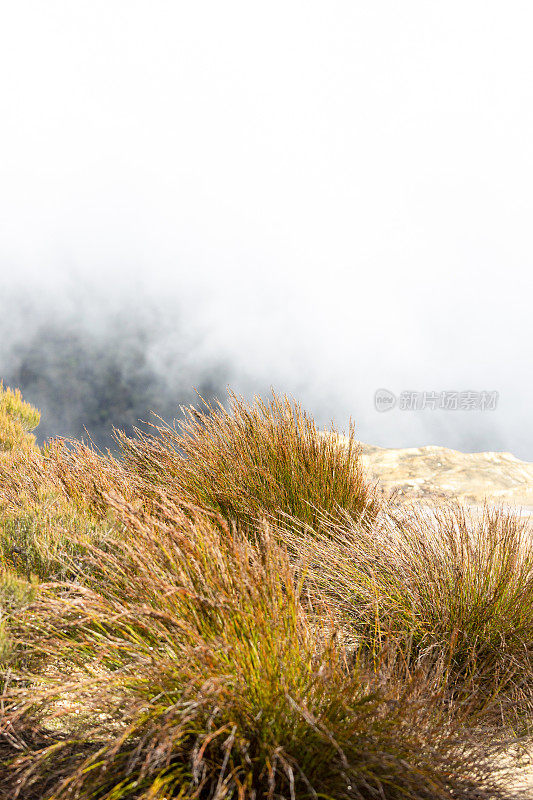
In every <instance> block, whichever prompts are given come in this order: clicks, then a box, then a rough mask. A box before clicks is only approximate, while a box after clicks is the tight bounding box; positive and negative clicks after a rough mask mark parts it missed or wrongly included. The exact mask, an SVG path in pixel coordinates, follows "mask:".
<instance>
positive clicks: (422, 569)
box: [282, 503, 533, 721]
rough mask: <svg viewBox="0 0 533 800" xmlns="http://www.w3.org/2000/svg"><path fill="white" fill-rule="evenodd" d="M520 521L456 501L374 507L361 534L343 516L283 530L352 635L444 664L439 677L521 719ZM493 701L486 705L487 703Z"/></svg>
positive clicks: (529, 593) (524, 623)
mask: <svg viewBox="0 0 533 800" xmlns="http://www.w3.org/2000/svg"><path fill="white" fill-rule="evenodd" d="M532 533H533V532H532V530H531V525H530V523H529V521H528V520H525V519H523V518H521V517H520V516H519V515H517V514H516V513H513V512H512V511H510V510H505V509H503V508H499V507H490V506H485V507H484V508H483V509H482V510H481V511H477V510H475V511H471V510H470V511H469V510H468V509H466V508H465V507H464V506H461V505H459V504H453V503H449V504H441V505H440V506H439V507H438V508H431V509H430V508H427V509H425V510H424V509H419V510H413V511H412V512H411V513H410V514H408V515H406V514H401V515H400V514H398V513H396V512H395V511H394V509H389V513H388V514H387V513H383V514H382V515H381V517H380V519H379V520H378V521H377V522H376V524H375V525H374V527H373V529H372V531H371V532H370V533H369V532H368V530H365V529H364V528H362V527H361V526H358V525H357V524H354V523H353V522H352V521H351V520H349V519H346V520H345V523H344V524H339V523H338V522H336V521H329V523H328V522H327V521H326V520H324V521H323V523H322V531H321V533H319V534H317V533H315V532H313V534H312V535H310V536H307V537H305V538H304V539H302V537H301V536H300V535H299V534H296V535H295V534H294V533H293V532H291V530H290V529H288V530H286V531H285V532H284V533H283V534H282V538H284V539H285V541H286V543H287V544H288V545H289V546H290V547H291V548H292V550H293V552H294V553H295V555H296V554H297V557H298V558H299V559H301V560H302V561H303V563H304V564H305V565H306V569H307V574H308V579H309V581H310V583H311V584H312V585H313V586H315V587H316V588H317V590H318V591H319V592H321V593H326V594H327V596H328V597H329V598H330V601H331V602H332V604H333V606H334V607H335V609H336V613H337V615H338V616H339V618H342V619H343V620H344V621H345V623H346V624H347V625H348V626H349V627H350V628H351V630H352V631H353V634H354V636H355V638H356V640H358V641H361V642H365V643H367V645H368V646H370V647H371V648H373V649H374V650H375V651H376V652H379V651H380V649H381V646H382V643H383V640H385V639H390V638H391V637H392V638H393V639H394V640H395V641H399V640H402V639H403V640H404V641H405V642H406V643H408V645H407V646H408V649H409V653H410V654H411V657H412V658H418V657H420V655H422V654H425V655H427V654H429V653H433V654H434V655H435V657H436V658H438V659H441V658H442V657H444V658H445V659H446V661H447V663H448V675H447V680H448V685H449V687H450V690H452V691H458V692H463V693H464V692H468V693H471V692H476V693H477V695H478V697H479V702H480V703H489V704H492V706H493V707H496V708H499V710H500V712H501V713H504V714H508V713H509V712H512V713H513V715H514V716H516V715H518V716H519V717H521V718H522V721H524V719H528V718H529V719H530V718H531V712H532V711H533V667H532V659H533V548H532ZM496 700H497V704H496V706H495V701H496Z"/></svg>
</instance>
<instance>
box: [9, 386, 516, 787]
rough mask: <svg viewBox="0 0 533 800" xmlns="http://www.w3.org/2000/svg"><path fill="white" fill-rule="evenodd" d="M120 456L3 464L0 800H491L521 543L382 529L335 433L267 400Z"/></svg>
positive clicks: (66, 447) (389, 520)
mask: <svg viewBox="0 0 533 800" xmlns="http://www.w3.org/2000/svg"><path fill="white" fill-rule="evenodd" d="M3 391H5V390H3ZM26 434H28V435H29V431H26ZM1 435H2V434H1V430H0V436H1ZM118 440H119V442H120V444H121V446H122V456H121V457H120V458H114V457H113V456H111V455H110V454H107V455H104V454H102V453H99V452H96V451H95V450H93V449H91V448H88V447H86V446H85V445H83V444H81V443H77V442H70V443H60V442H55V443H50V444H49V445H48V446H47V447H45V448H43V449H42V450H39V449H38V448H36V446H35V444H34V442H31V443H30V444H31V446H30V444H28V443H27V444H26V445H24V446H21V447H18V449H17V447H13V448H12V449H11V450H10V451H9V452H8V451H7V450H6V456H9V458H7V457H6V458H5V459H4V461H3V462H2V464H1V465H0V508H1V515H2V516H1V517H0V522H1V527H0V534H1V537H2V548H3V553H4V557H3V565H2V579H1V581H0V609H1V620H0V622H1V626H2V627H1V637H0V642H1V644H2V647H1V649H0V656H1V664H2V678H1V684H0V686H1V687H2V697H1V700H0V712H1V722H0V797H5V798H14V799H16V798H20V800H37V798H39V800H63V798H65V799H66V798H72V799H73V798H79V799H80V800H82V799H84V800H89V798H95V799H98V800H104V799H105V800H120V799H121V798H127V799H128V800H130V799H131V800H134V799H135V800H141V799H142V800H148V798H152V799H155V798H158V800H170V798H176V797H181V798H199V799H200V800H204V798H205V800H208V799H209V800H211V799H213V800H215V798H216V800H222V799H224V800H229V798H239V800H240V799H241V798H242V800H245V798H246V799H247V798H249V799H250V800H252V799H253V800H259V798H271V799H272V800H274V799H275V800H280V799H281V798H287V800H289V799H290V800H296V799H299V798H319V797H320V798H335V800H337V799H338V800H340V799H341V798H357V799H358V800H367V799H368V800H370V798H382V800H400V798H402V799H405V800H407V799H408V798H412V799H413V800H418V799H420V800H422V799H424V800H441V799H442V800H444V798H448V800H451V799H452V798H464V799H465V800H466V799H467V798H471V799H472V800H474V798H482V797H486V798H489V797H490V798H499V797H501V798H503V797H505V796H506V793H505V789H504V781H503V777H502V775H501V774H500V775H497V774H495V767H494V763H495V762H494V754H495V752H496V750H497V746H496V744H495V743H496V742H498V741H499V742H500V743H501V742H502V741H503V740H505V739H509V738H516V726H517V725H520V726H522V728H524V729H525V728H527V726H528V723H529V718H530V710H531V709H530V696H529V691H530V688H529V687H530V678H531V667H530V660H529V653H530V647H531V625H530V611H529V606H528V604H530V602H529V594H528V592H529V588H527V587H529V586H530V584H531V579H530V555H529V552H530V551H529V549H528V547H529V543H528V539H527V533H526V531H525V530H522V529H521V528H520V529H519V528H518V527H517V525H516V524H515V523H514V522H513V521H512V520H510V518H509V517H508V516H507V515H506V514H505V512H504V511H502V510H501V509H495V510H490V509H487V511H486V515H485V517H484V518H483V520H481V521H479V522H477V521H475V520H473V519H469V518H468V517H467V516H466V515H464V513H463V512H462V511H460V510H459V509H455V508H442V509H439V510H438V511H437V513H436V514H435V517H434V519H433V522H432V523H431V524H430V523H429V521H428V520H427V519H426V518H425V517H424V515H423V514H422V513H420V514H419V515H418V516H416V517H413V518H412V519H411V520H405V519H403V520H401V519H400V518H399V517H398V516H397V515H395V512H394V509H393V508H388V507H387V506H385V505H384V504H383V503H381V502H380V501H378V499H377V494H376V492H375V489H374V487H372V486H370V485H369V484H368V483H367V481H366V478H365V475H364V473H363V471H362V469H361V465H360V460H359V454H358V449H357V446H356V442H355V438H354V435H353V431H352V432H351V437H350V439H349V446H348V447H347V448H346V449H342V448H339V447H338V446H337V445H336V444H335V443H334V440H333V439H332V438H329V439H328V437H324V436H322V435H320V434H319V432H318V431H317V429H316V427H315V425H314V423H313V421H312V420H311V419H310V418H309V417H308V416H307V415H306V414H305V413H304V412H303V411H302V410H301V409H300V408H299V407H298V406H297V405H294V404H291V403H290V402H289V401H288V400H287V399H279V398H277V397H275V396H274V397H273V399H272V401H270V402H269V403H263V402H262V401H257V402H256V403H254V404H252V405H251V406H249V405H246V404H245V403H244V402H243V401H241V400H239V399H238V398H237V397H235V396H234V395H231V396H230V410H229V411H225V410H224V409H223V408H222V407H217V408H211V407H204V408H203V409H202V410H200V411H196V410H193V409H189V410H188V412H187V414H186V416H185V421H184V423H183V425H182V427H181V428H174V427H173V428H170V427H168V426H165V425H163V424H162V423H161V424H159V423H158V425H157V426H156V427H155V429H154V432H153V435H151V436H146V435H142V434H139V435H138V437H137V438H134V439H132V438H126V437H125V436H123V435H121V434H118ZM24 514H27V515H28V518H29V519H31V520H34V524H33V527H32V526H28V527H27V528H26V529H25V530H26V534H25V535H26V539H25V540H24V547H25V548H26V550H27V552H28V553H29V554H30V555H31V559H33V560H32V561H31V565H32V566H34V567H38V569H34V570H33V571H32V570H31V569H28V563H27V560H26V562H25V561H24V560H23V559H22V560H21V559H17V558H14V557H13V555H12V551H13V549H14V548H13V541H16V539H15V538H14V537H15V536H16V535H19V536H20V535H21V534H20V531H21V519H22V518H23V516H24ZM19 549H22V548H19ZM511 704H514V706H515V714H514V716H513V717H512V719H511V716H512V715H511V714H510V713H508V712H509V709H510V706H511ZM497 709H499V710H500V711H499V713H496V710H497ZM502 709H503V710H504V713H501V710H502ZM512 726H514V728H513V727H512ZM502 787H503V788H502Z"/></svg>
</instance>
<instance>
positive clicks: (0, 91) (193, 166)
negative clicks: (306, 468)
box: [0, 0, 533, 460]
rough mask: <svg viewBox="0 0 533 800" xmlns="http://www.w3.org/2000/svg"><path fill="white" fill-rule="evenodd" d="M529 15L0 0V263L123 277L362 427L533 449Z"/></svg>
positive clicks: (445, 5)
mask: <svg viewBox="0 0 533 800" xmlns="http://www.w3.org/2000/svg"><path fill="white" fill-rule="evenodd" d="M532 31H533V7H532V6H531V3H530V2H514V0H508V2H505V3H504V2H501V0H500V1H499V2H492V1H491V0H483V1H481V0H461V2H457V1H456V0H451V1H450V0H448V2H428V1H427V0H409V1H408V2H403V3H400V2H397V1H396V0H394V1H393V0H386V1H384V2H379V1H376V2H361V1H358V0H348V1H346V2H341V1H340V0H338V1H335V0H328V1H327V2H326V1H325V0H324V1H323V2H314V1H313V0H301V1H300V2H294V1H293V0H283V2H277V0H274V1H272V0H269V2H268V3H266V2H265V3H255V2H250V0H247V2H244V1H243V2H234V1H233V0H225V2H220V0H215V1H213V2H201V0H194V2H181V0H172V2H161V1H158V0H143V2H138V1H135V0H120V1H119V0H105V2H100V1H97V0H90V2H89V1H86V0H83V2H82V1H81V0H61V2H58V1H57V0H46V2H42V0H36V1H35V2H28V0H16V2H11V3H9V2H5V3H4V4H2V10H1V14H0V114H1V117H0V273H1V277H2V278H3V279H4V282H8V281H10V280H11V281H13V280H14V281H15V282H18V283H19V284H20V283H21V282H22V281H27V282H28V286H29V287H30V288H29V291H30V292H34V293H35V294H36V296H38V295H39V293H40V292H41V289H40V284H47V285H48V286H50V285H52V286H54V285H57V287H58V288H60V287H61V285H62V284H63V283H64V282H65V277H66V276H67V277H68V276H69V275H70V277H71V280H72V276H73V275H74V276H83V278H84V279H90V280H92V281H95V282H103V281H106V282H109V283H110V285H112V286H113V287H115V289H114V290H115V291H116V289H117V288H118V289H119V290H120V288H121V287H122V286H126V285H127V284H128V282H129V281H130V280H132V279H135V280H140V281H144V282H145V283H146V284H147V286H148V283H149V288H147V291H148V292H149V293H150V294H151V295H153V296H154V297H155V298H156V299H157V298H161V300H162V301H163V300H164V302H165V303H167V304H168V303H169V302H170V301H169V298H173V297H176V298H181V300H182V301H183V299H184V298H185V299H186V309H187V313H188V314H189V315H190V316H191V323H190V324H191V325H192V324H198V325H202V326H204V327H205V326H207V330H208V339H207V344H206V347H208V348H210V349H211V350H212V351H213V352H216V351H220V352H221V353H230V354H231V357H232V358H233V359H234V360H235V362H236V363H238V364H239V366H240V367H242V368H243V369H244V370H245V371H247V372H248V373H249V374H250V376H251V380H252V383H253V380H254V376H257V378H258V380H259V379H261V380H262V381H263V382H264V381H267V385H268V384H269V383H272V384H273V385H274V386H279V387H280V388H288V389H294V390H295V391H297V392H299V393H300V394H301V396H302V399H303V400H304V401H305V402H306V403H307V405H309V406H310V408H311V410H314V411H316V412H317V413H318V414H319V415H322V416H324V415H326V416H332V415H335V417H336V418H337V420H338V421H339V423H340V424H344V423H345V422H346V419H347V417H348V415H350V414H351V415H352V416H354V417H355V419H356V421H357V422H358V425H359V429H360V433H361V438H365V439H366V440H367V441H372V442H374V443H378V444H383V445H388V446H394V445H408V444H422V443H441V444H448V445H453V446H461V442H462V441H465V442H467V444H468V442H469V441H471V440H469V439H468V435H467V433H468V430H469V429H470V428H471V429H472V430H475V431H478V432H479V437H480V441H481V443H482V446H483V447H489V448H491V447H494V448H501V449H509V450H512V451H514V452H515V453H517V454H519V455H522V456H523V457H528V458H530V459H531V460H533V434H532V432H531V423H530V407H531V391H532V388H533V386H532V384H533V381H532V380H531V377H530V372H531V361H532V358H531V355H532V322H531V294H532V292H531V290H532V283H533V281H532V277H531V274H532V271H531V265H532V261H533V237H532V221H533V200H532V186H533V79H532V76H533V48H532V47H531V37H532ZM193 319H194V320H195V321H194V322H193ZM382 386H384V387H387V388H389V389H392V390H393V391H395V392H399V391H401V390H405V389H418V390H432V389H438V390H444V389H459V390H462V389H495V390H498V391H499V392H500V398H501V399H500V406H499V409H498V411H496V412H493V413H489V412H485V413H484V414H479V413H478V414H477V415H473V414H469V415H465V414H460V413H458V412H448V413H446V412H425V413H423V414H415V413H413V412H401V411H392V412H389V413H387V414H378V413H377V412H375V411H374V409H373V400H372V397H373V392H374V390H375V389H377V388H378V387H382ZM454 414H455V416H454ZM475 435H476V436H477V435H478V434H477V433H476V434H475Z"/></svg>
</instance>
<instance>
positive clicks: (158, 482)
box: [119, 393, 379, 528]
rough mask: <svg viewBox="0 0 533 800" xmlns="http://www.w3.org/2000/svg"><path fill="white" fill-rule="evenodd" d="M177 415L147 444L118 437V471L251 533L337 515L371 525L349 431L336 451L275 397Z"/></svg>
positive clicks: (371, 499) (373, 505) (370, 492)
mask: <svg viewBox="0 0 533 800" xmlns="http://www.w3.org/2000/svg"><path fill="white" fill-rule="evenodd" d="M182 411H183V413H184V420H183V421H181V422H179V423H178V424H177V426H176V427H170V426H167V425H163V424H160V425H156V426H155V430H156V435H154V436H148V435H143V434H141V433H140V432H139V434H138V436H137V438H135V439H131V438H127V437H126V436H124V435H120V434H119V443H120V446H121V448H122V450H123V454H124V461H125V464H126V467H127V468H128V469H129V471H130V472H131V473H133V474H135V475H137V476H139V477H140V478H142V479H143V481H144V483H145V485H146V486H156V487H158V488H164V489H165V490H166V491H170V492H172V493H173V494H174V495H175V496H179V497H181V498H183V499H185V500H186V501H188V502H191V503H194V504H195V505H198V506H201V507H203V508H209V509H212V510H215V511H218V512H219V513H221V514H223V515H224V517H225V518H226V519H238V520H239V521H240V522H241V523H247V524H249V525H251V526H252V527H254V526H255V524H256V523H257V521H258V520H259V519H261V518H263V517H265V516H266V515H268V516H270V517H274V518H275V517H277V516H279V514H280V513H285V514H290V515H292V516H293V517H294V518H295V519H296V520H298V521H300V522H302V523H305V524H307V525H309V526H311V527H314V528H316V527H317V526H318V525H319V522H320V519H321V516H322V514H323V513H324V512H326V513H329V514H337V512H338V509H339V508H342V509H343V510H344V511H345V512H346V513H347V514H349V515H350V516H351V517H353V518H354V519H358V520H360V519H361V518H364V519H365V520H368V521H369V522H370V521H371V520H372V519H373V518H374V517H375V515H376V513H377V510H378V508H379V502H378V500H377V498H376V494H375V491H374V487H373V486H371V485H370V483H369V481H368V480H367V478H366V476H365V475H364V473H363V469H362V466H361V460H360V448H359V445H358V443H357V441H356V439H355V432H354V429H353V427H352V428H351V430H350V433H349V436H348V437H347V440H346V446H345V447H339V446H338V445H337V443H336V442H335V440H334V438H333V437H330V436H323V435H322V434H321V433H320V431H319V430H318V428H317V427H316V424H315V422H314V420H313V419H312V418H311V417H310V416H309V415H308V414H306V413H305V411H303V410H302V408H301V407H300V406H299V405H298V404H297V403H293V402H291V401H290V399H289V398H287V397H285V398H279V397H277V396H276V395H274V396H273V398H272V400H270V401H269V402H268V403H266V402H264V401H262V400H261V399H258V398H256V400H255V402H254V403H253V404H252V405H247V404H246V403H245V402H244V401H243V400H242V399H239V398H238V397H237V396H236V395H234V394H233V393H230V394H229V410H226V409H225V408H224V407H223V406H222V405H221V404H220V403H219V404H218V405H216V406H212V405H210V404H208V403H204V406H203V409H202V411H198V410H197V409H195V408H193V407H190V408H183V409H182Z"/></svg>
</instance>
